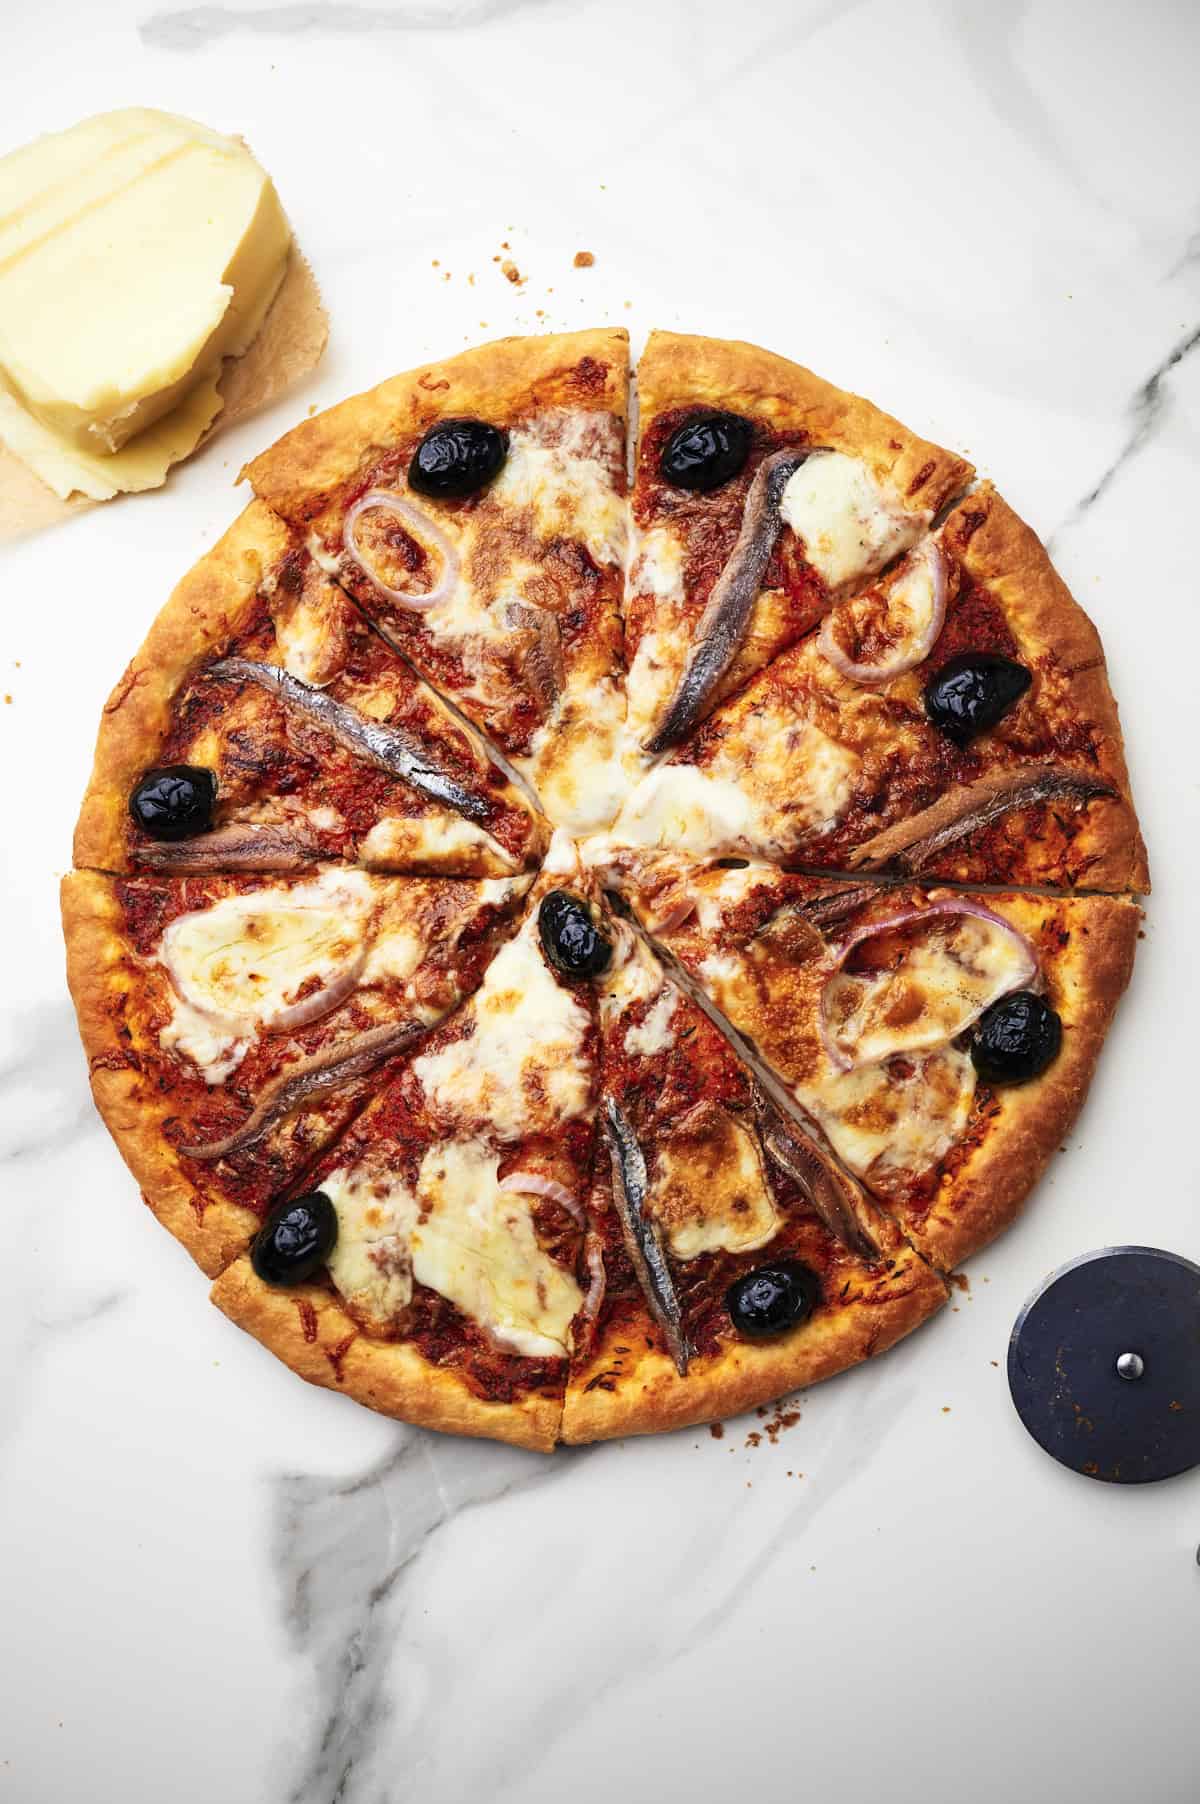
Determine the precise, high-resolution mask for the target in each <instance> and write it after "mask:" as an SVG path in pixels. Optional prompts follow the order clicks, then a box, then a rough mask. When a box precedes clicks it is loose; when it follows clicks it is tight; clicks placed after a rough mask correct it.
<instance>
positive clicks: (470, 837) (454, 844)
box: [359, 811, 517, 876]
mask: <svg viewBox="0 0 1200 1804" xmlns="http://www.w3.org/2000/svg"><path fill="white" fill-rule="evenodd" d="M359 856H360V857H361V859H362V861H363V863H364V864H365V865H366V866H367V867H368V869H370V870H396V869H398V868H402V869H403V868H411V869H414V870H415V869H420V870H422V871H449V872H452V873H454V874H455V875H459V876H461V875H462V874H463V872H464V871H465V870H480V871H494V870H497V869H499V870H504V871H511V870H514V869H515V868H516V864H517V861H516V859H515V858H514V857H513V856H512V854H511V852H506V851H505V849H504V847H503V846H502V845H501V844H500V843H499V841H498V840H495V839H493V838H492V836H491V834H490V833H485V832H484V830H483V828H482V827H477V826H476V825H475V824H474V822H473V821H465V820H463V819H462V818H461V817H460V816H457V815H453V814H450V813H449V812H448V811H447V812H446V813H441V812H439V813H437V814H433V815H419V816H418V817H417V818H416V819H415V820H407V819H405V818H404V817H403V816H402V815H395V814H388V815H384V816H383V818H382V819H381V820H378V821H376V823H375V825H374V826H373V827H372V828H371V831H370V832H369V833H368V834H367V836H366V838H365V839H364V840H363V841H362V844H361V845H360V846H359Z"/></svg>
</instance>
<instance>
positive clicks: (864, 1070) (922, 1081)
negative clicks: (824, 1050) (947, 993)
mask: <svg viewBox="0 0 1200 1804" xmlns="http://www.w3.org/2000/svg"><path fill="white" fill-rule="evenodd" d="M795 1094H796V1096H797V1099H798V1100H799V1101H800V1102H801V1103H802V1104H803V1106H804V1107H805V1108H806V1109H807V1110H808V1111H809V1113H810V1114H811V1115H812V1116H813V1118H814V1119H815V1120H816V1121H817V1122H818V1123H819V1124H820V1126H821V1127H822V1128H823V1129H824V1130H825V1133H826V1135H827V1136H828V1139H829V1142H830V1144H831V1146H832V1147H833V1149H834V1151H835V1152H836V1153H837V1155H838V1157H839V1158H840V1159H841V1160H842V1161H843V1163H844V1164H846V1165H848V1166H849V1167H850V1169H851V1171H854V1172H857V1173H858V1175H859V1176H860V1177H862V1176H869V1177H870V1179H871V1181H872V1182H873V1183H874V1184H876V1185H878V1186H879V1187H880V1188H882V1189H884V1190H886V1189H887V1188H888V1186H889V1184H892V1183H896V1182H899V1181H900V1180H901V1179H903V1178H905V1177H919V1176H920V1175H921V1174H922V1172H925V1171H928V1170H929V1169H930V1167H931V1166H933V1165H936V1164H937V1162H938V1160H939V1159H941V1158H943V1157H944V1156H945V1154H946V1153H947V1152H948V1151H949V1149H950V1148H951V1146H953V1144H954V1142H955V1141H956V1140H957V1139H958V1137H959V1135H960V1134H961V1133H962V1132H963V1130H964V1128H965V1127H966V1125H967V1121H968V1118H969V1116H970V1113H971V1104H972V1102H973V1100H974V1097H975V1067H974V1065H973V1064H972V1063H971V1058H970V1055H969V1054H968V1053H965V1052H960V1051H959V1049H958V1048H957V1047H956V1046H942V1047H939V1048H937V1049H936V1050H934V1051H932V1052H925V1053H920V1054H917V1055H916V1056H914V1057H912V1058H907V1059H904V1060H902V1061H899V1062H898V1063H892V1064H889V1063H887V1062H884V1063H881V1064H876V1065H860V1066H858V1067H857V1068H856V1069H855V1070H853V1071H844V1072H832V1071H827V1072H826V1073H825V1075H824V1076H822V1077H820V1078H818V1079H816V1080H815V1081H813V1082H811V1083H807V1084H798V1085H796V1086H795Z"/></svg>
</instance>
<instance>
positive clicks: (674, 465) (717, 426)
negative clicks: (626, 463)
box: [658, 413, 752, 495]
mask: <svg viewBox="0 0 1200 1804" xmlns="http://www.w3.org/2000/svg"><path fill="white" fill-rule="evenodd" d="M751 434H752V427H751V425H750V422H749V420H743V419H742V417H741V415H740V414H736V413H702V414H694V415H693V416H692V418H691V419H690V420H685V421H684V423H683V425H682V426H677V427H676V428H675V430H674V432H673V433H672V434H671V436H670V438H669V439H668V440H667V442H666V444H665V445H664V446H663V453H662V456H661V457H660V458H659V460H658V467H659V469H660V471H661V472H662V476H663V480H664V481H665V482H670V483H673V484H674V486H675V487H676V488H677V489H699V490H700V491H701V493H702V494H705V495H707V494H708V492H709V490H710V489H719V488H720V486H721V484H722V483H723V482H728V481H729V479H730V477H732V476H736V475H737V473H738V471H739V470H741V469H743V468H744V467H745V463H746V459H747V458H748V457H749V455H750V439H751Z"/></svg>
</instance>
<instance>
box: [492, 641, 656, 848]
mask: <svg viewBox="0 0 1200 1804" xmlns="http://www.w3.org/2000/svg"><path fill="white" fill-rule="evenodd" d="M517 763H518V767H519V769H520V771H521V774H522V776H524V777H526V778H527V779H528V781H529V782H530V783H531V784H532V785H533V787H534V788H535V789H536V791H537V796H538V801H539V802H540V803H541V806H542V808H543V810H544V811H545V813H546V815H547V817H548V819H549V820H550V821H552V822H553V824H554V825H555V826H556V827H565V828H566V829H567V830H568V831H569V832H571V833H579V834H583V833H595V832H597V831H598V830H599V829H601V828H603V827H607V826H608V825H609V823H610V822H611V821H612V820H614V819H615V817H616V815H617V814H618V812H619V810H620V808H621V805H622V803H623V802H624V800H625V798H626V796H627V795H628V794H629V791H630V789H631V788H632V787H633V783H634V781H635V779H636V776H637V775H639V774H640V768H641V763H640V758H639V755H638V752H637V748H636V746H635V745H634V744H633V742H632V741H631V740H630V738H629V735H628V733H627V731H626V727H625V698H624V696H623V694H622V693H621V690H620V689H619V688H618V686H617V684H616V683H615V682H614V681H613V680H612V678H611V677H602V678H601V679H600V680H599V681H598V682H595V683H590V684H587V685H585V686H584V687H583V688H582V689H579V690H577V691H575V692H571V691H568V692H567V694H566V695H565V696H564V697H563V699H562V702H561V704H560V706H559V707H558V709H557V710H556V711H555V715H554V718H553V719H552V720H549V721H547V722H546V723H545V725H544V726H541V727H539V728H538V730H537V732H536V733H535V734H534V736H533V741H532V743H531V746H530V750H529V755H528V757H526V758H521V759H518V760H517Z"/></svg>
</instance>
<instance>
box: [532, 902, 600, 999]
mask: <svg viewBox="0 0 1200 1804" xmlns="http://www.w3.org/2000/svg"><path fill="white" fill-rule="evenodd" d="M538 933H539V934H540V936H541V941H542V949H543V951H544V952H545V954H546V957H547V958H548V959H549V960H550V963H551V964H552V965H553V966H554V969H555V970H556V971H558V972H560V973H561V974H562V976H563V977H569V978H571V979H572V980H574V979H575V978H578V977H599V975H600V973H601V971H606V970H607V969H608V965H609V960H610V959H611V958H612V944H611V942H610V941H609V940H607V939H606V938H605V936H604V935H603V934H602V933H601V931H600V929H599V928H598V927H597V926H596V923H595V922H594V921H593V919H592V916H591V911H590V910H589V909H588V906H587V904H586V903H585V902H581V901H580V900H579V897H578V896H572V895H570V894H569V893H568V892H567V891H566V890H565V889H552V890H551V891H550V894H549V895H548V896H545V897H543V899H542V905H541V907H540V908H539V909H538Z"/></svg>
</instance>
